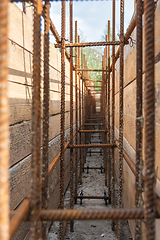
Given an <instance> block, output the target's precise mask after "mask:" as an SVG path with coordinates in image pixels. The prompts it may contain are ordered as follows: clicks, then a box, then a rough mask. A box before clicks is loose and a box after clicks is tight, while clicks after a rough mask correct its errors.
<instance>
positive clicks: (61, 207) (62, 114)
mask: <svg viewBox="0 0 160 240" xmlns="http://www.w3.org/2000/svg"><path fill="white" fill-rule="evenodd" d="M65 8H66V1H65V0H64V1H62V3H61V18H62V19H61V36H62V43H61V44H62V45H61V126H60V135H61V146H60V209H63V208H64V137H65V18H66V16H65V14H66V13H65ZM59 238H60V240H62V239H63V223H62V222H60V228H59Z"/></svg>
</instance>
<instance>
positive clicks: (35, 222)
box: [31, 0, 42, 239]
mask: <svg viewBox="0 0 160 240" xmlns="http://www.w3.org/2000/svg"><path fill="white" fill-rule="evenodd" d="M40 4H42V2H41V1H38V0H34V2H33V5H34V35H33V87H32V162H31V167H32V188H31V239H39V238H41V220H40V210H41V152H40V147H41V97H40V83H41V81H40V80H41V64H40V57H41V54H40V51H41V23H40V21H41V11H40V9H41V10H42V5H41V6H40Z"/></svg>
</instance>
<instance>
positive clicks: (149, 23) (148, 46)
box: [144, 0, 155, 240]
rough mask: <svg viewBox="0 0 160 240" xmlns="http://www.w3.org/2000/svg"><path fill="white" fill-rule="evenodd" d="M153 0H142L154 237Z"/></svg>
mask: <svg viewBox="0 0 160 240" xmlns="http://www.w3.org/2000/svg"><path fill="white" fill-rule="evenodd" d="M154 9H155V4H154V0H145V1H144V13H145V21H144V22H145V24H144V27H145V93H144V95H145V100H144V101H145V106H144V114H145V194H144V196H145V197H144V209H145V215H144V220H145V236H146V239H148V240H153V239H155V191H154V189H155V86H154V62H155V61H154Z"/></svg>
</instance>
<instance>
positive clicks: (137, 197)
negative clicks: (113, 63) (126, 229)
mask: <svg viewBox="0 0 160 240" xmlns="http://www.w3.org/2000/svg"><path fill="white" fill-rule="evenodd" d="M142 13H143V5H142V0H138V1H137V14H136V25H137V48H136V51H137V53H136V55H137V69H136V70H137V81H136V91H137V92H136V179H135V180H136V181H135V188H136V192H135V205H136V207H142V164H143V163H142V122H143V116H142V41H143V40H142ZM140 239H141V220H139V219H136V221H135V240H140Z"/></svg>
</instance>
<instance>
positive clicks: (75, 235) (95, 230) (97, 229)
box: [48, 134, 132, 240]
mask: <svg viewBox="0 0 160 240" xmlns="http://www.w3.org/2000/svg"><path fill="white" fill-rule="evenodd" d="M99 141H100V139H99V135H98V134H94V137H93V138H92V143H93V142H99ZM93 151H99V149H93ZM87 164H89V167H100V166H101V164H102V165H103V155H100V153H92V155H91V156H90V154H87V158H86V163H85V167H87ZM82 181H83V182H82V185H80V184H79V188H78V195H80V192H81V190H83V195H84V196H86V195H87V196H89V195H92V196H104V190H106V192H107V187H106V186H105V175H104V171H103V173H101V170H100V169H98V170H94V169H93V170H92V169H90V170H89V173H87V170H86V169H85V172H84V173H83V180H82ZM69 198H70V193H69V190H68V191H67V193H66V195H65V208H67V206H68V203H69ZM105 207H106V208H111V205H110V204H108V205H107V206H106V205H105V201H104V200H103V199H97V200H95V199H94V200H89V199H83V200H82V205H80V199H78V200H77V204H76V205H74V209H81V208H82V209H84V208H105ZM69 227H70V224H69V223H68V226H67V233H66V237H65V239H72V240H85V239H86V240H89V239H92V240H100V239H102V240H116V239H118V236H117V232H116V231H112V227H111V221H110V220H107V221H104V220H99V221H75V222H74V232H70V228H69ZM58 229H59V223H54V224H52V226H51V228H50V232H49V236H48V240H56V239H58ZM123 239H124V240H127V239H132V238H131V233H130V230H129V225H128V222H127V221H123Z"/></svg>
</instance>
